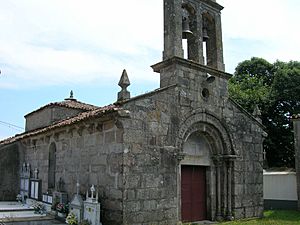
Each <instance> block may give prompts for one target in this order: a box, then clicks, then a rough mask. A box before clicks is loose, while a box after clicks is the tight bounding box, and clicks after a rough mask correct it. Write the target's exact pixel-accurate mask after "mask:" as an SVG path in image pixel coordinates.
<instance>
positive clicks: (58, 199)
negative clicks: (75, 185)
mask: <svg viewBox="0 0 300 225" xmlns="http://www.w3.org/2000/svg"><path fill="white" fill-rule="evenodd" d="M57 203H62V204H67V203H68V194H67V192H66V191H65V182H64V181H63V179H62V178H59V181H58V182H57V185H56V191H54V192H53V204H57Z"/></svg>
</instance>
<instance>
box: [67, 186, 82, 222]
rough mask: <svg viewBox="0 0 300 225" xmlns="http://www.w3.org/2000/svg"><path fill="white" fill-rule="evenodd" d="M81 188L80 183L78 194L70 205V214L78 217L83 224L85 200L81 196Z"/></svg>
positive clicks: (77, 189)
mask: <svg viewBox="0 0 300 225" xmlns="http://www.w3.org/2000/svg"><path fill="white" fill-rule="evenodd" d="M79 186H80V185H79V183H76V194H75V195H74V197H73V199H72V201H71V203H70V212H71V213H73V214H74V215H75V216H76V218H77V220H78V222H81V221H82V220H83V200H82V197H81V195H80V194H79Z"/></svg>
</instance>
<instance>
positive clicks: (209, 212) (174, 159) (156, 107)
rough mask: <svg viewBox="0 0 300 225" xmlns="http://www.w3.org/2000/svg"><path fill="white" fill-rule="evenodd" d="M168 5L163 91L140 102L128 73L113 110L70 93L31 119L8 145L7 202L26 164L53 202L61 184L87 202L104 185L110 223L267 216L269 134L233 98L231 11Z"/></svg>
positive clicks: (183, 0) (213, 5)
mask: <svg viewBox="0 0 300 225" xmlns="http://www.w3.org/2000/svg"><path fill="white" fill-rule="evenodd" d="M163 7H164V49H163V59H162V61H161V62H159V63H157V64H155V65H153V66H152V68H153V70H154V72H156V73H159V74H160V87H159V88H158V89H156V90H154V91H152V92H149V93H147V94H143V95H139V96H135V97H130V92H129V91H128V90H127V87H128V86H129V85H130V82H129V78H128V76H127V73H126V71H125V70H124V71H123V74H122V77H121V79H120V82H119V86H120V87H121V88H122V90H121V91H120V92H119V93H118V99H117V101H116V102H115V103H113V104H111V105H108V106H105V107H98V106H93V105H89V104H85V103H82V102H80V101H77V100H76V99H74V98H73V97H72V96H70V98H68V99H65V100H64V101H62V102H55V103H50V104H48V105H45V106H43V107H41V108H39V109H37V110H35V111H33V112H31V113H29V114H27V115H26V116H25V119H26V131H25V132H24V133H22V134H18V135H16V136H14V137H12V138H8V139H6V140H2V141H1V142H0V177H1V181H0V182H1V184H0V200H7V199H11V200H13V199H15V196H16V195H17V194H18V193H19V191H20V184H19V183H20V171H21V168H22V165H23V163H25V164H24V165H27V164H28V165H30V176H31V177H33V174H35V176H37V173H38V178H39V179H40V182H41V183H40V184H41V187H42V188H41V190H40V191H41V192H42V193H47V194H49V195H51V193H52V192H54V191H55V190H56V189H57V188H58V187H57V183H58V181H59V180H61V181H63V182H64V188H65V192H66V193H67V194H68V198H69V199H70V198H71V196H72V195H73V194H74V193H75V192H76V183H77V182H78V183H79V184H80V193H81V194H83V195H84V193H85V192H86V190H87V189H88V187H90V186H91V185H95V187H96V189H97V191H98V192H99V200H100V202H101V221H102V223H103V224H104V225H118V224H124V225H142V224H143V225H150V224H151V225H153V224H160V225H162V224H167V225H176V224H179V223H180V222H194V221H203V220H211V221H216V220H232V219H240V218H248V217H260V216H262V212H263V165H262V164H263V150H262V142H263V140H264V137H265V135H266V133H265V132H264V130H263V129H264V127H263V125H262V124H261V121H260V119H259V113H254V114H250V113H248V112H247V111H245V110H244V109H243V108H242V107H241V106H239V105H238V104H237V103H235V102H234V101H233V100H232V99H230V97H229V96H228V79H229V78H230V77H231V74H228V73H226V72H225V65H224V61H223V46H222V29H221V10H222V9H223V7H222V6H221V5H219V4H218V3H217V2H216V1H215V0H164V1H163ZM183 43H185V44H186V45H187V48H186V49H185V50H183ZM184 51H186V52H184ZM34 171H35V172H34ZM36 178H37V177H36Z"/></svg>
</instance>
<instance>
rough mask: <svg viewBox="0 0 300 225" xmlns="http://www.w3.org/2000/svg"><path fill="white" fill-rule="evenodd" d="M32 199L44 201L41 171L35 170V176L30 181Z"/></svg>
mask: <svg viewBox="0 0 300 225" xmlns="http://www.w3.org/2000/svg"><path fill="white" fill-rule="evenodd" d="M30 198H32V199H35V200H41V199H42V180H41V179H39V171H38V169H37V168H35V169H34V176H33V178H31V179H30Z"/></svg>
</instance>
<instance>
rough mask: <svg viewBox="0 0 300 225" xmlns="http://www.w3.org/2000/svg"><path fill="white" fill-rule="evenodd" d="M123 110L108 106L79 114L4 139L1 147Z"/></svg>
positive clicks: (0, 142)
mask: <svg viewBox="0 0 300 225" xmlns="http://www.w3.org/2000/svg"><path fill="white" fill-rule="evenodd" d="M121 109H122V108H121V107H119V106H116V105H108V106H104V107H97V109H94V110H90V111H87V112H82V113H80V114H78V115H77V116H74V117H71V118H68V119H65V120H61V121H59V122H57V123H55V124H52V125H50V126H47V127H44V128H39V129H36V130H33V131H29V132H25V133H21V134H17V135H16V136H14V137H10V138H7V139H4V140H2V141H0V145H6V144H10V143H13V142H15V141H18V140H21V139H23V138H26V137H30V136H34V135H38V134H41V133H44V132H46V131H49V130H52V129H55V128H60V127H64V126H68V125H71V124H74V123H77V122H80V121H83V120H86V119H90V118H95V117H99V116H102V115H105V114H108V113H112V112H117V111H119V110H121Z"/></svg>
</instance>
